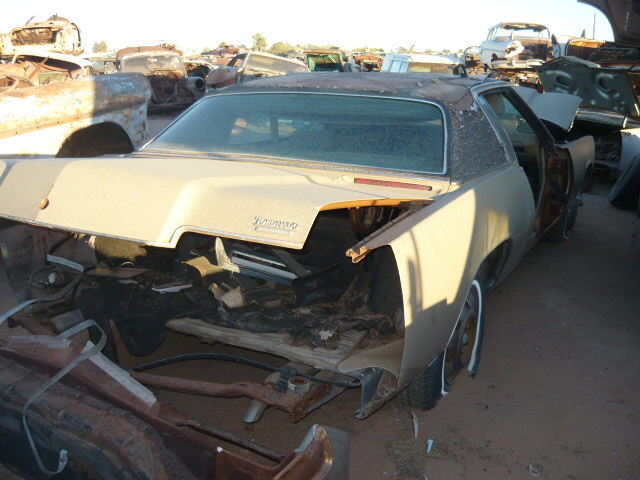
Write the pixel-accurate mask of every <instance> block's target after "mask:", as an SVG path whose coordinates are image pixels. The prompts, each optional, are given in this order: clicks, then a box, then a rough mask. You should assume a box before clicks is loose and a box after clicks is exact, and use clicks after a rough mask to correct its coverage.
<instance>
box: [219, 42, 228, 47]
mask: <svg viewBox="0 0 640 480" xmlns="http://www.w3.org/2000/svg"><path fill="white" fill-rule="evenodd" d="M223 45H228V43H227V42H220V43H219V44H218V47H222V46H223Z"/></svg>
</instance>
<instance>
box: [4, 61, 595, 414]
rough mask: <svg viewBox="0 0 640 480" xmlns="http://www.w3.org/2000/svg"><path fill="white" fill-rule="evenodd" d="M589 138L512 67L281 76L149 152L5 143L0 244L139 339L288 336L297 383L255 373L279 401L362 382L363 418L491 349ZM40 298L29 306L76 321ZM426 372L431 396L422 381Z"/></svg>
mask: <svg viewBox="0 0 640 480" xmlns="http://www.w3.org/2000/svg"><path fill="white" fill-rule="evenodd" d="M365 113H366V114H365ZM592 160H593V140H592V139H591V137H584V138H580V139H577V140H576V141H574V142H570V143H565V144H563V145H556V144H554V142H553V139H552V137H551V135H550V134H549V133H548V131H547V129H546V128H545V126H544V125H543V123H542V122H541V121H540V120H539V119H538V117H536V116H535V114H534V113H533V112H532V111H531V110H530V109H529V108H528V107H527V105H526V103H525V102H524V101H523V100H522V99H521V98H520V97H519V96H518V95H517V93H516V92H515V91H514V90H513V89H512V88H510V86H509V85H505V84H504V83H502V82H486V83H483V82H480V81H476V80H471V79H465V78H460V77H453V76H439V75H424V74H410V73H408V74H405V75H397V74H391V73H378V74H376V75H371V74H366V73H361V74H360V73H358V74H351V73H347V74H344V75H335V74H331V73H326V74H323V73H314V74H306V75H305V74H300V75H289V76H282V77H273V78H269V79H262V80H258V81H254V82H247V83H245V84H243V85H236V86H233V87H229V88H227V89H224V90H221V91H220V92H219V93H216V94H214V95H210V96H208V97H205V98H203V99H202V100H201V101H199V102H198V103H196V104H195V105H194V106H193V107H191V108H190V109H189V110H188V111H187V112H185V113H184V114H183V115H182V116H181V117H179V118H178V119H177V120H176V121H175V122H174V123H173V124H172V125H170V126H169V127H168V128H167V129H165V130H164V131H163V132H161V133H160V134H159V135H158V136H157V137H156V138H155V139H153V140H152V141H151V142H149V143H148V144H147V145H146V146H145V147H143V148H142V149H140V150H139V151H138V152H136V153H134V154H131V155H123V156H118V157H102V158H97V159H83V160H61V159H57V160H55V161H53V162H51V161H49V163H47V164H46V165H45V163H44V162H41V161H38V160H29V161H13V160H4V161H3V163H2V169H1V174H2V177H1V178H2V179H3V181H2V183H1V184H0V217H2V218H4V219H5V222H4V223H3V227H4V228H2V229H0V245H2V253H3V257H4V261H5V264H6V272H7V276H8V284H9V285H11V287H12V289H13V291H14V292H15V293H16V295H17V296H18V299H19V300H20V301H28V300H29V299H30V298H32V296H33V293H32V292H31V290H32V289H33V288H34V287H38V286H40V287H46V288H47V290H48V291H50V292H56V293H55V294H56V295H57V297H56V300H55V301H59V300H60V299H61V298H65V300H67V301H69V300H71V304H68V303H67V306H66V309H67V310H68V309H69V308H73V309H76V310H78V311H79V312H80V313H81V315H80V316H81V317H84V318H93V319H95V321H96V322H97V323H98V324H99V325H101V326H102V327H103V328H104V329H105V330H107V331H108V330H109V329H110V328H111V327H110V325H111V324H114V325H115V328H117V332H118V336H119V338H120V339H121V340H122V342H123V343H124V345H125V346H126V347H127V348H128V349H129V351H130V352H131V353H133V354H134V355H147V354H148V353H150V352H152V351H154V350H155V349H157V348H158V346H159V345H160V344H161V343H162V341H163V340H164V334H165V333H164V332H165V325H166V327H168V328H170V329H172V330H176V331H179V332H182V333H188V334H191V335H196V336H198V337H200V338H204V339H207V340H208V341H221V342H224V343H226V344H229V345H234V346H238V347H243V348H246V349H251V350H257V351H262V352H267V353H271V354H274V355H277V356H280V357H284V358H286V359H287V360H288V361H289V362H290V363H289V364H287V365H286V366H285V367H282V368H274V369H273V370H272V371H273V372H274V375H275V376H276V377H277V378H276V379H273V380H272V383H274V385H275V390H276V391H277V387H278V386H279V385H280V386H282V384H284V388H285V389H286V390H288V392H287V393H285V392H282V391H281V396H280V398H279V399H278V397H277V396H276V397H271V395H272V394H273V392H272V391H271V390H260V389H257V388H254V386H252V387H251V388H248V387H249V386H247V388H244V390H243V392H245V393H243V394H247V395H248V396H250V397H251V398H254V399H255V400H260V401H261V402H264V401H266V402H267V403H269V404H271V405H274V406H277V407H279V408H281V407H285V404H286V399H287V398H288V397H287V395H289V394H290V393H291V392H293V393H294V394H296V395H299V400H298V403H297V404H296V405H297V407H298V409H297V410H296V407H293V408H292V410H291V411H290V413H292V416H293V417H294V420H295V419H297V418H300V416H299V415H298V413H300V414H307V413H309V412H311V411H312V410H313V409H314V408H317V407H318V406H319V405H322V404H323V403H324V402H326V401H327V400H328V399H329V398H332V397H333V396H335V395H337V394H339V393H340V391H342V390H344V389H346V388H360V392H361V400H360V407H359V409H358V410H357V412H356V416H357V417H358V418H365V417H367V416H368V415H370V414H372V413H373V412H374V411H375V410H376V409H378V408H379V407H380V406H382V405H383V404H384V403H385V402H387V401H388V400H389V399H391V398H392V397H393V396H394V395H395V394H397V393H398V392H400V391H401V390H403V389H404V388H405V387H407V386H408V390H409V391H410V395H409V402H410V403H411V404H412V405H414V406H418V407H421V408H422V407H426V405H424V402H423V400H432V401H437V399H438V398H439V397H440V396H441V395H442V394H443V393H445V392H446V391H447V390H448V388H449V386H450V385H451V383H452V382H453V378H454V377H455V375H456V374H457V373H459V372H460V371H462V370H465V369H467V370H469V371H470V372H471V373H474V372H475V371H476V370H477V367H478V361H479V358H480V355H479V353H480V352H479V348H480V346H481V337H482V328H483V327H482V319H483V316H484V315H483V295H484V292H486V291H488V290H490V289H491V288H493V287H494V286H495V285H496V284H498V283H499V282H500V281H502V279H503V278H504V277H505V276H506V275H507V274H508V273H509V272H510V271H511V270H512V269H513V268H514V267H515V266H516V264H517V263H518V261H519V260H520V259H521V258H522V256H523V255H524V254H525V253H526V252H527V250H528V249H529V248H530V247H531V246H532V245H533V243H534V242H535V241H536V240H537V239H539V238H540V237H542V236H547V237H549V238H550V239H554V240H563V239H566V237H567V236H568V233H569V231H570V229H571V227H572V225H573V223H574V221H575V216H576V214H577V207H578V204H579V199H580V193H581V188H582V181H583V177H584V173H585V171H586V169H587V168H588V167H589V165H590V163H591V162H592ZM36 172H37V173H36ZM34 178H38V181H33V179H34ZM105 179H108V181H105ZM141 185H144V188H140V186H141ZM18 191H19V192H20V196H19V197H18V196H17V192H18ZM17 198H19V200H17ZM45 200H46V201H45ZM70 234H71V235H70ZM25 245H26V246H27V247H24V246H25ZM29 246H31V247H32V248H30V247H29ZM46 252H48V255H46ZM43 253H45V255H43ZM52 255H55V258H57V259H60V258H62V259H63V260H56V259H55V258H52ZM43 258H48V259H49V260H50V261H54V262H60V264H62V265H63V266H64V265H65V264H66V265H69V260H71V261H74V262H76V263H75V265H80V267H79V269H83V270H86V269H87V268H88V269H91V271H89V270H87V271H86V272H85V274H84V275H83V276H82V278H80V279H79V280H78V279H77V278H78V277H77V274H76V276H69V275H67V276H65V275H64V274H63V272H62V271H60V269H62V270H64V268H63V266H62V267H60V266H56V265H51V266H49V267H43V266H42V259H43ZM84 265H86V266H87V268H85V267H84ZM127 266H133V267H135V268H133V269H131V268H128V267H127ZM94 267H95V268H94ZM72 277H73V278H74V279H76V280H71V278H72ZM24 278H30V279H31V282H30V285H27V284H25V281H24ZM121 280H122V281H121ZM74 281H76V282H79V283H74ZM76 285H77V286H78V288H77V289H76ZM65 289H66V290H65ZM72 291H74V292H75V291H77V295H76V296H75V297H74V298H73V300H72V299H71V298H69V295H66V292H72ZM43 307H44V305H39V303H38V302H35V303H33V304H29V305H23V309H22V311H21V312H14V313H12V314H11V315H10V316H13V318H14V320H16V318H17V317H20V316H21V315H25V314H34V315H37V317H38V318H39V319H40V320H41V321H44V322H47V323H54V324H57V320H56V321H54V320H53V319H52V318H51V316H50V315H51V314H49V313H47V311H50V309H51V304H50V303H48V304H47V308H46V309H45V308H43ZM22 324H23V325H27V323H24V322H22ZM107 345H108V344H107ZM450 354H451V358H450ZM208 355H209V356H210V357H211V358H215V359H217V360H224V359H227V358H221V356H220V355H219V354H215V352H214V353H210V354H208ZM184 358H188V356H187V357H181V359H184ZM197 358H200V357H197ZM177 360H180V359H168V360H167V361H172V362H173V361H177ZM454 360H455V361H454ZM233 361H240V359H238V358H235V359H234V360H233ZM242 361H245V360H242ZM246 361H248V360H246ZM155 366H156V365H154V364H150V365H149V364H147V365H144V366H141V367H138V370H136V372H137V373H136V374H135V375H136V378H138V379H139V380H140V381H141V382H143V383H144V382H146V381H148V382H150V384H154V385H159V384H160V383H162V384H164V385H165V386H166V385H169V384H173V385H180V387H179V389H180V390H186V391H193V392H194V393H196V392H197V393H201V394H202V393H203V392H205V391H211V392H213V394H216V392H217V393H218V394H220V393H222V394H227V393H229V392H231V391H234V392H238V391H240V390H241V389H240V388H239V386H238V385H230V386H222V387H221V386H219V385H206V384H204V385H203V384H200V383H198V384H191V385H190V386H189V384H188V383H187V382H186V381H184V380H186V379H179V378H178V379H173V380H171V379H166V378H157V377H155V378H149V377H145V376H140V375H138V373H142V372H144V371H145V370H148V369H149V368H155ZM425 372H427V373H429V374H430V375H431V374H434V375H435V378H436V380H437V381H436V382H435V384H434V385H433V388H431V389H430V390H429V392H428V395H429V398H428V399H425V398H424V396H423V397H420V396H419V395H417V394H416V392H415V391H412V390H415V388H414V386H416V383H415V382H421V381H422V380H420V379H421V378H423V375H424V373H425ZM300 377H301V378H300ZM306 380H308V382H306ZM267 383H269V382H267ZM249 390H253V392H254V393H253V394H252V393H251V392H249ZM423 390H424V389H423ZM271 398H274V401H271V400H270V399H271ZM430 406H433V405H430ZM250 413H251V414H250V415H248V417H249V419H248V420H247V421H256V419H257V418H259V416H260V414H261V409H260V408H259V405H258V406H256V407H255V409H253V410H252V411H251V412H250Z"/></svg>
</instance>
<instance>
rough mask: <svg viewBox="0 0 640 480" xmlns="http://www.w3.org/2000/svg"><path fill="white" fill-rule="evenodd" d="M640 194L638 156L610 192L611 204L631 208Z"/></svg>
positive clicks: (639, 163) (639, 158)
mask: <svg viewBox="0 0 640 480" xmlns="http://www.w3.org/2000/svg"><path fill="white" fill-rule="evenodd" d="M639 193H640V155H636V156H635V157H634V158H633V159H632V160H631V161H630V162H629V165H627V167H626V168H625V169H624V170H623V171H622V173H621V174H620V176H619V177H618V180H617V181H616V183H614V184H613V187H611V191H610V192H609V203H611V205H613V206H615V207H618V208H629V207H631V206H632V205H633V202H634V200H635V199H636V198H638V194H639Z"/></svg>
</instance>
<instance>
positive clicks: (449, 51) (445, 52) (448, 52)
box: [442, 48, 451, 55]
mask: <svg viewBox="0 0 640 480" xmlns="http://www.w3.org/2000/svg"><path fill="white" fill-rule="evenodd" d="M442 53H444V54H445V55H448V54H450V53H451V50H449V49H448V48H445V49H444V50H442Z"/></svg>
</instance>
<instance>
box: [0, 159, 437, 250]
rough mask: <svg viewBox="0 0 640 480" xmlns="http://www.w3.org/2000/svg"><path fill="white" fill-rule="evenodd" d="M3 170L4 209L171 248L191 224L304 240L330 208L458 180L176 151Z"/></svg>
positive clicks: (15, 163)
mask: <svg viewBox="0 0 640 480" xmlns="http://www.w3.org/2000/svg"><path fill="white" fill-rule="evenodd" d="M356 176H357V177H367V178H368V179H373V180H374V182H375V181H376V180H375V179H376V178H378V179H379V178H382V179H385V178H386V179H389V178H388V177H380V175H377V176H376V175H370V174H369V175H359V174H358V175H356ZM0 179H2V183H0V217H3V218H9V219H13V220H18V221H23V222H27V223H31V224H35V225H43V226H48V227H54V228H59V229H62V230H69V231H74V232H85V233H90V234H97V235H101V236H109V237H115V238H122V239H129V240H132V241H136V242H140V243H144V244H147V245H156V246H163V247H174V246H175V245H176V244H177V241H178V240H179V237H180V235H181V234H182V233H183V232H185V231H191V232H201V233H207V234H213V235H218V236H222V237H228V238H236V239H242V240H250V241H256V242H261V243H266V244H271V245H279V246H284V247H290V248H302V247H303V245H304V243H305V240H306V238H307V236H308V234H309V231H310V230H311V227H312V225H313V223H314V221H315V218H316V216H317V215H318V213H319V212H320V211H321V210H329V209H332V208H344V207H345V206H364V205H388V204H392V205H397V204H398V203H399V202H400V201H401V200H415V199H430V198H434V197H437V196H440V195H442V194H443V193H445V192H446V191H447V189H448V187H449V182H448V180H446V179H429V180H413V179H412V180H408V179H406V178H405V179H402V178H400V179H396V178H391V179H389V180H395V181H397V182H410V183H411V184H413V185H414V188H413V189H411V188H397V185H395V186H380V185H370V184H361V183H355V181H354V174H352V173H349V174H345V173H344V172H342V173H341V172H335V171H327V170H322V169H310V168H304V169H303V168H296V167H289V166H278V165H272V164H258V163H251V162H246V161H233V160H216V159H211V158H190V157H184V158H181V157H176V156H168V155H167V156H164V157H163V156H158V157H153V156H146V155H131V156H125V155H122V156H115V157H99V158H92V159H46V160H35V159H28V160H9V159H0ZM416 184H422V185H427V186H428V187H427V189H422V190H416V189H415V185H416ZM400 187H402V185H400Z"/></svg>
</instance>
